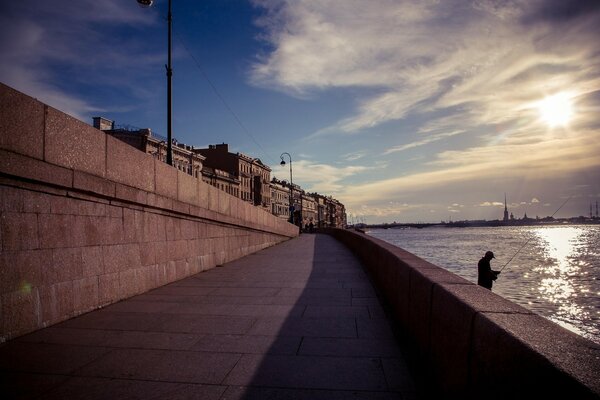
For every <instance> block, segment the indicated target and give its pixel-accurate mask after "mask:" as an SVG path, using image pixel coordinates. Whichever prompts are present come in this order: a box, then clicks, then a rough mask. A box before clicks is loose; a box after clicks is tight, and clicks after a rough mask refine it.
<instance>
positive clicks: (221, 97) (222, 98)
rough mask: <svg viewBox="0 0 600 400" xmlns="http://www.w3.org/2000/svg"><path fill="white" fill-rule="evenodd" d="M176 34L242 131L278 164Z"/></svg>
mask: <svg viewBox="0 0 600 400" xmlns="http://www.w3.org/2000/svg"><path fill="white" fill-rule="evenodd" d="M175 36H176V37H177V40H178V41H179V43H180V44H181V46H182V47H183V48H184V49H185V51H186V52H187V53H188V55H189V56H190V58H191V59H192V60H193V61H194V64H195V66H196V68H198V70H199V71H200V74H201V75H202V77H203V78H204V79H205V80H206V82H207V83H208V85H209V86H210V87H211V89H212V91H213V92H214V94H215V95H216V96H217V97H218V98H219V100H221V103H223V106H224V107H225V109H226V110H227V111H228V112H229V113H230V114H231V115H232V117H233V119H234V120H235V121H236V123H237V124H238V125H239V127H240V128H241V129H242V131H243V132H244V133H245V134H246V135H247V136H248V137H249V138H250V139H251V140H252V141H253V142H254V144H256V146H257V147H258V148H259V149H260V150H261V151H262V152H263V154H264V155H265V156H267V158H268V159H269V160H271V161H272V162H273V163H274V164H277V161H275V160H274V159H273V157H271V156H270V155H269V153H267V151H266V150H265V149H264V148H263V147H262V146H261V145H260V143H259V142H258V140H256V138H255V137H254V136H253V135H252V134H251V133H250V130H248V128H246V126H245V125H244V123H243V122H242V120H241V119H240V118H239V117H238V115H237V114H236V113H235V111H233V109H232V108H231V106H230V105H229V103H228V102H227V101H226V100H225V98H224V97H223V96H222V95H221V93H220V92H219V90H218V89H217V87H216V86H215V84H214V83H213V82H212V80H211V79H210V78H209V77H208V75H207V74H206V72H205V71H204V69H203V68H202V65H201V64H200V61H198V59H197V58H196V57H195V56H194V54H193V53H192V52H191V51H190V49H189V48H188V47H187V46H186V45H185V43H184V41H183V39H182V38H181V36H179V35H178V34H177V33H175Z"/></svg>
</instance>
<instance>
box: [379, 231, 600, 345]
mask: <svg viewBox="0 0 600 400" xmlns="http://www.w3.org/2000/svg"><path fill="white" fill-rule="evenodd" d="M368 234H369V235H371V236H374V237H376V238H379V239H382V240H385V241H387V242H389V243H392V244H394V245H396V246H398V247H401V248H403V249H405V250H407V251H410V252H411V253H413V254H416V255H417V256H419V257H421V258H423V259H425V260H427V261H429V262H431V263H433V264H436V265H438V266H440V267H444V268H446V269H447V270H449V271H452V272H454V273H456V274H457V275H460V276H461V277H463V278H465V279H468V280H469V281H471V282H474V283H477V262H478V261H479V259H480V258H481V257H482V256H483V254H484V253H485V252H486V251H487V250H492V251H493V252H494V254H495V255H496V259H495V260H492V269H494V270H499V269H501V268H502V266H504V265H505V264H506V263H507V262H508V261H509V260H510V259H511V257H513V256H514V258H513V259H512V260H511V261H510V263H509V264H508V265H507V266H506V268H504V270H503V271H502V274H500V276H499V278H498V280H497V281H496V282H495V283H494V292H495V293H497V294H499V295H501V296H503V297H505V298H507V299H509V300H511V301H514V302H515V303H518V304H520V305H522V306H524V307H526V308H528V309H530V310H532V311H534V312H536V313H538V314H540V315H542V316H544V317H546V318H548V319H550V320H552V321H554V322H556V323H558V324H559V325H561V326H564V327H565V328H567V329H570V330H571V331H574V332H576V333H578V334H580V335H582V336H584V337H587V338H588V339H591V340H592V341H594V342H596V343H600V226H598V225H569V226H527V227H483V228H444V227H439V228H424V229H414V228H413V229H374V230H370V231H368ZM520 248H522V250H521V251H520V252H519V253H518V254H517V255H516V256H515V253H517V251H518V250H519V249H520Z"/></svg>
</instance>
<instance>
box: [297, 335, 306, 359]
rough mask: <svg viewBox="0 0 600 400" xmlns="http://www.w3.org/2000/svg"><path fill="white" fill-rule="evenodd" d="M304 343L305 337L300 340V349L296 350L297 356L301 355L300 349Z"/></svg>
mask: <svg viewBox="0 0 600 400" xmlns="http://www.w3.org/2000/svg"><path fill="white" fill-rule="evenodd" d="M302 343H304V336H302V337H301V338H300V343H298V348H297V349H296V356H299V355H300V349H301V348H302Z"/></svg>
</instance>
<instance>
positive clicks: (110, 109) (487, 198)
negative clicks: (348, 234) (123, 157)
mask: <svg viewBox="0 0 600 400" xmlns="http://www.w3.org/2000/svg"><path fill="white" fill-rule="evenodd" d="M172 3H173V4H172V12H173V135H174V137H176V138H177V139H178V141H179V142H183V143H186V144H189V145H194V146H196V147H205V146H207V145H208V144H216V143H229V145H230V151H234V152H242V153H245V154H248V155H251V156H254V157H258V158H260V159H261V160H262V161H263V162H264V163H265V164H267V165H269V166H271V168H272V176H275V177H277V178H279V179H283V180H287V179H289V164H288V165H285V166H280V165H279V162H280V155H281V154H282V153H283V152H288V153H290V154H291V156H292V164H293V181H294V183H297V184H300V185H301V186H302V187H303V188H304V189H305V190H307V191H310V192H314V191H316V192H319V193H321V194H325V195H331V196H333V197H335V198H337V199H338V200H340V201H341V202H343V203H344V204H345V206H346V211H347V213H348V219H349V221H360V222H366V223H379V222H393V221H398V222H438V221H449V220H452V221H459V220H466V219H471V220H472V219H488V220H493V219H501V218H502V214H503V210H504V196H505V194H506V198H507V203H508V207H509V211H510V212H513V213H514V215H515V216H516V217H518V218H520V217H522V216H523V215H524V214H525V213H527V215H528V216H529V217H535V216H539V217H545V216H548V215H552V214H553V213H554V212H555V211H556V210H557V209H558V208H559V207H560V205H561V204H563V203H564V202H565V201H566V200H567V199H569V200H568V201H567V203H566V204H565V205H564V207H563V208H562V209H560V211H559V212H558V213H556V215H555V216H556V217H566V216H578V215H586V216H587V215H589V210H590V204H594V213H595V203H596V202H597V201H600V140H599V139H600V120H599V119H598V115H600V2H599V1H577V0H575V1H568V2H566V1H562V0H547V1H543V0H527V1H517V0H515V1H510V0H507V1H493V0H472V1H467V0H464V1H454V0H443V1H441V0H431V1H428V0H423V1H400V0H369V1H364V0H289V1H283V0H278V1H276V0H250V1H244V0H203V1H192V0H173V1H172ZM167 4H168V3H167V0H156V1H155V2H154V5H153V6H152V7H151V8H141V7H139V6H138V5H137V3H136V0H102V1H97V0H96V1H93V0H78V1H71V0H48V1H39V0H20V1H18V2H17V1H9V0H0V55H1V57H0V81H1V82H2V83H4V84H7V85H9V86H11V87H13V88H15V89H17V90H20V91H22V92H24V93H26V94H28V95H30V96H33V97H36V98H38V99H39V100H40V101H43V102H45V103H47V104H49V105H51V106H53V107H55V108H57V109H59V110H61V111H63V112H66V113H67V114H70V115H72V116H74V117H76V118H79V119H81V120H82V121H84V122H86V123H89V124H91V123H92V117H95V116H103V117H106V118H108V119H111V120H114V121H115V123H116V124H117V125H119V126H131V127H139V128H150V129H152V131H153V132H155V133H158V134H161V135H164V136H166V131H167V127H166V75H165V64H166V62H167V22H166V15H167V9H168V6H167ZM286 161H287V156H286Z"/></svg>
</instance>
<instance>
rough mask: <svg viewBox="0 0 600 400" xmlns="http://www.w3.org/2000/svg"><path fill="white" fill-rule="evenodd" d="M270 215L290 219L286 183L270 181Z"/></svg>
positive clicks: (287, 186)
mask: <svg viewBox="0 0 600 400" xmlns="http://www.w3.org/2000/svg"><path fill="white" fill-rule="evenodd" d="M271 213H272V214H273V215H275V216H277V217H279V218H281V219H285V220H289V219H290V189H289V185H287V182H285V181H280V180H278V179H276V178H273V179H271Z"/></svg>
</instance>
